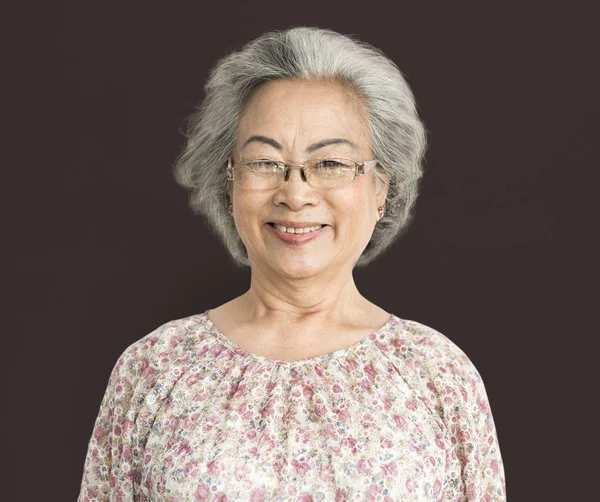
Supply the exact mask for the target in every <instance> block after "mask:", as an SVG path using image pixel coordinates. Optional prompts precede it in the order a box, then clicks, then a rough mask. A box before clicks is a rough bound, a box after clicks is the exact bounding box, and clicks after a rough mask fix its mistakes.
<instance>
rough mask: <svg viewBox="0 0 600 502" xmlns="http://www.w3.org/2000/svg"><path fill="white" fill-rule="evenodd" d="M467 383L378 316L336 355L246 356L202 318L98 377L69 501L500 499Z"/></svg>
mask: <svg viewBox="0 0 600 502" xmlns="http://www.w3.org/2000/svg"><path fill="white" fill-rule="evenodd" d="M505 493H506V492H505V483H504V469H503V464H502V458H501V455H500V450H499V446H498V439H497V435H496V430H495V426H494V421H493V418H492V413H491V411H490V406H489V404H488V399H487V396H486V392H485V388H484V385H483V382H482V380H481V377H480V375H479V373H478V372H477V370H476V369H475V367H474V366H473V364H472V363H471V362H470V361H469V359H468V358H467V356H466V355H465V354H464V353H463V352H462V351H461V350H460V349H459V348H458V347H457V346H456V345H455V344H454V343H453V342H451V341H450V340H449V339H448V338H446V337H445V336H444V335H442V334H441V333H439V332H437V331H435V330H434V329H432V328H430V327H427V326H425V325H423V324H420V323H418V322H416V321H409V320H405V319H400V318H398V317H396V316H392V317H391V318H390V320H389V321H388V322H387V324H385V326H383V327H382V328H380V329H379V330H377V331H376V332H374V333H372V334H370V335H369V336H367V337H365V338H363V339H362V340H360V341H359V342H358V343H356V344H354V345H352V346H350V347H347V348H345V349H341V350H337V351H335V352H332V353H329V354H325V355H320V356H316V357H312V358H309V359H305V360H301V361H293V362H290V361H277V360H272V359H268V358H266V357H262V356H258V355H254V354H252V353H249V352H247V351H245V350H244V349H242V348H241V347H239V346H237V345H235V344H234V343H233V342H232V341H231V340H229V338H227V337H226V336H225V335H224V334H222V333H221V332H219V330H218V329H217V328H216V327H215V325H214V324H212V322H211V321H210V319H209V318H208V311H207V312H204V313H203V314H197V315H192V316H190V317H186V318H183V319H178V320H174V321H170V322H167V323H166V324H164V325H162V326H160V327H159V328H157V329H156V330H155V331H153V332H152V333H150V334H149V335H147V336H145V337H144V338H142V339H141V340H139V341H138V342H136V343H134V344H133V345H131V346H130V347H129V348H128V349H127V350H126V351H125V352H124V353H123V355H122V356H121V357H120V358H119V360H118V362H117V363H116V366H115V368H114V370H113V372H112V375H111V377H110V381H109V383H108V388H107V390H106V394H105V396H104V399H103V401H102V405H101V407H100V412H99V414H98V418H97V419H96V423H95V427H94V430H93V434H92V437H91V439H90V442H89V448H88V453H87V457H86V461H85V467H84V473H83V481H82V485H81V491H80V494H79V499H78V500H79V501H80V502H88V501H89V502H91V501H107V500H111V501H132V500H136V501H169V502H176V501H179V502H184V501H204V500H208V501H220V502H225V501H234V500H236V501H237V500H239V501H251V502H261V501H264V502H267V501H284V500H285V501H302V502H309V501H335V502H342V501H348V502H350V501H382V502H392V501H476V502H492V501H504V500H506V495H505Z"/></svg>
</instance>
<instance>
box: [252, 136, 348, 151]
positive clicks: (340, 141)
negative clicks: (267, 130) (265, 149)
mask: <svg viewBox="0 0 600 502" xmlns="http://www.w3.org/2000/svg"><path fill="white" fill-rule="evenodd" d="M252 142H257V143H264V144H266V145H270V146H272V147H273V148H277V150H283V147H282V146H281V145H280V144H279V143H278V142H277V141H275V140H274V139H273V138H268V137H267V136H260V135H256V136H250V137H249V138H248V139H247V140H246V141H244V144H243V145H242V150H243V149H244V148H246V146H247V145H248V144H249V143H252ZM329 145H350V146H352V147H354V143H352V141H349V140H347V139H345V138H328V139H324V140H321V141H317V142H316V143H313V144H312V145H310V146H309V147H308V148H307V149H306V152H307V153H313V152H315V151H317V150H319V149H321V148H323V147H325V146H329Z"/></svg>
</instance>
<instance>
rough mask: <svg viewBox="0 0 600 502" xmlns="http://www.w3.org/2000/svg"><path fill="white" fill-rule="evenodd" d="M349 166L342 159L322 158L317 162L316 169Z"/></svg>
mask: <svg viewBox="0 0 600 502" xmlns="http://www.w3.org/2000/svg"><path fill="white" fill-rule="evenodd" d="M341 167H347V164H346V163H344V161H342V160H340V159H322V160H320V161H318V162H317V163H316V164H315V169H323V170H326V169H339V168H341Z"/></svg>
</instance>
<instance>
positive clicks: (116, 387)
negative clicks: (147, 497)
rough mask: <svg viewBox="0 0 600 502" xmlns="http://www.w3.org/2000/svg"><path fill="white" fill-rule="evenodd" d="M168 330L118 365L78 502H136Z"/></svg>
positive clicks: (149, 338)
mask: <svg viewBox="0 0 600 502" xmlns="http://www.w3.org/2000/svg"><path fill="white" fill-rule="evenodd" d="M167 327H168V325H165V326H161V327H160V328H158V329H157V330H155V331H154V332H152V333H150V334H149V335H147V336H146V337H144V338H142V339H141V340H139V341H138V342H136V343H134V344H133V345H131V346H130V347H129V348H128V349H127V350H125V352H124V353H123V354H122V355H121V357H120V358H119V359H118V361H117V363H116V364H115V367H114V369H113V371H112V373H111V375H110V379H109V381H108V386H107V388H106V392H105V394H104V398H103V399H102V403H101V405H100V411H99V413H98V417H97V418H96V422H95V424H94V429H93V432H92V437H91V438H90V441H89V445H88V450H87V456H86V459H85V464H84V470H83V479H82V482H81V489H80V492H79V498H78V502H101V501H113V500H114V501H119V502H121V501H123V502H124V501H132V500H136V497H137V496H138V493H139V485H140V480H141V463H142V458H141V457H142V454H143V442H144V438H145V437H146V436H147V434H148V432H149V426H150V425H151V417H149V416H145V415H146V412H145V408H144V406H143V402H144V401H145V400H146V396H147V395H148V394H149V392H150V391H151V390H152V389H153V388H154V387H155V384H156V376H157V374H158V373H159V367H158V364H159V362H158V359H159V358H157V357H154V356H152V354H153V353H154V352H156V350H155V349H156V347H155V345H156V346H158V345H160V344H157V343H156V342H157V341H158V340H159V336H158V335H159V334H160V332H161V331H163V330H165V329H166V328H167Z"/></svg>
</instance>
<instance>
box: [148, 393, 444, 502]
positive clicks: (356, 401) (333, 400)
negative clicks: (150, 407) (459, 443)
mask: <svg viewBox="0 0 600 502" xmlns="http://www.w3.org/2000/svg"><path fill="white" fill-rule="evenodd" d="M219 388H220V390H219V391H216V392H212V393H208V392H206V389H203V388H202V386H198V385H194V384H192V385H191V386H190V387H188V388H180V389H176V390H175V391H174V392H173V395H172V396H171V398H170V399H169V402H168V403H167V405H166V406H165V407H164V408H163V409H161V410H160V412H159V413H158V414H157V416H156V419H155V420H154V425H153V427H152V429H151V432H150V435H149V437H148V439H147V442H146V445H145V451H144V465H143V469H142V480H141V491H142V493H144V494H145V496H146V497H147V498H148V499H149V500H173V501H175V500H181V501H184V500H220V501H225V500H248V501H254V502H256V501H270V500H302V501H309V500H337V501H343V500H346V501H353V500H381V501H386V502H390V501H392V500H394V501H395V500H407V501H409V500H411V501H412V500H415V501H417V500H436V499H437V498H438V497H439V495H440V493H441V492H442V489H443V483H444V479H446V474H447V470H448V468H452V465H448V463H449V461H450V464H452V462H451V456H450V455H449V453H450V450H449V448H450V447H451V446H450V444H449V441H447V437H446V431H445V429H444V428H443V427H440V422H439V421H438V420H436V419H435V417H433V416H432V415H431V413H430V412H429V411H428V410H427V409H426V408H425V406H424V405H423V404H422V403H421V402H420V401H419V400H418V399H417V398H416V397H415V396H414V395H413V394H412V392H411V391H410V389H396V395H395V396H394V398H393V399H390V397H389V396H387V397H386V396H385V395H382V394H379V393H378V392H375V390H374V389H373V387H371V388H370V389H369V388H366V387H365V388H363V387H361V386H360V384H359V385H357V386H353V387H352V388H348V387H347V386H345V385H344V383H343V382H331V383H330V386H329V387H328V388H327V389H324V388H322V387H317V386H314V385H312V386H311V385H304V386H303V385H302V383H298V385H288V386H280V387H279V388H277V385H276V384H275V386H273V385H269V384H268V382H267V385H266V386H261V385H252V384H251V383H250V382H248V384H247V385H245V386H242V387H240V386H238V387H235V388H231V387H229V386H227V385H223V386H219ZM380 390H381V389H380Z"/></svg>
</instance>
